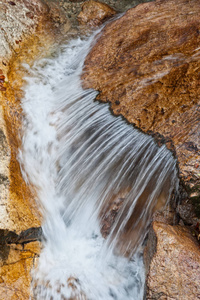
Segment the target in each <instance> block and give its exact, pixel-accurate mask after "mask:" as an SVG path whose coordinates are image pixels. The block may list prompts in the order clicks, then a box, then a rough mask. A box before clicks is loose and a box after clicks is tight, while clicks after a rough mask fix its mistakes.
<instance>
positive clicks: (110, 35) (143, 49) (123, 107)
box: [82, 0, 200, 182]
mask: <svg viewBox="0 0 200 300" xmlns="http://www.w3.org/2000/svg"><path fill="white" fill-rule="evenodd" d="M199 12H200V3H199V1H197V0H192V1H185V0H178V1H176V2H174V1H170V0H168V1H167V0H165V1H154V2H150V3H145V4H140V5H138V6H137V7H135V8H132V9H130V10H129V11H127V12H126V14H125V15H124V16H123V17H121V18H119V19H118V20H116V21H114V22H112V23H110V24H108V25H107V26H106V27H105V29H104V31H103V33H102V34H101V35H100V37H99V39H98V41H97V43H96V44H95V46H94V47H93V49H92V50H91V52H90V53H89V55H88V57H87V58H86V61H85V73H84V75H83V77H82V78H83V86H84V87H87V88H94V89H96V90H98V91H99V92H100V94H99V96H98V99H99V100H101V101H104V102H106V101H107V102H110V105H111V109H112V111H113V113H114V114H116V115H120V114H121V115H123V116H124V117H125V118H126V119H127V120H128V121H129V122H130V123H132V124H135V126H137V127H138V128H140V129H141V130H142V131H144V132H147V133H148V132H150V133H152V132H154V133H159V134H160V135H161V136H163V137H164V139H168V140H171V141H172V144H173V145H174V148H175V151H176V155H177V158H178V162H179V168H180V175H181V176H182V178H183V179H184V181H185V182H186V181H189V180H190V179H191V177H192V176H193V177H194V178H196V180H199V176H200V175H199V174H200V166H199V165H200V155H199V154H200V150H199V148H200V135H199V130H198V128H199V124H200V120H199V113H200V111H199V104H200V102H199V90H200V85H199V67H200V59H199V45H200V34H199V32H200V22H199Z"/></svg>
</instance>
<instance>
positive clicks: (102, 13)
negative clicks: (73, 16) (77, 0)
mask: <svg viewBox="0 0 200 300" xmlns="http://www.w3.org/2000/svg"><path fill="white" fill-rule="evenodd" d="M115 14H116V11H115V10H114V9H113V8H111V7H110V6H109V5H107V4H105V3H102V2H99V1H94V0H90V1H86V2H85V3H84V4H83V5H82V11H81V12H80V14H79V15H78V21H79V23H80V24H87V25H90V26H97V25H100V24H102V23H103V22H104V21H105V20H107V19H108V18H110V17H112V16H114V15H115Z"/></svg>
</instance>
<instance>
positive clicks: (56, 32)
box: [0, 0, 70, 300]
mask: <svg viewBox="0 0 200 300" xmlns="http://www.w3.org/2000/svg"><path fill="white" fill-rule="evenodd" d="M0 18H1V31H0V274H1V275H0V291H1V292H0V294H1V296H0V298H1V299H2V300H4V299H12V300H14V299H23V300H26V299H27V300H28V299H29V298H30V283H31V273H30V271H31V269H32V266H33V263H34V262H35V258H36V257H37V256H38V255H39V252H40V246H39V242H38V239H39V235H40V238H41V232H40V231H41V229H40V228H39V229H38V227H39V226H40V223H41V215H40V213H39V208H38V205H37V204H36V203H35V190H34V188H33V187H31V186H30V184H27V183H26V182H25V181H24V178H23V176H22V173H21V167H20V165H19V162H18V159H17V158H18V152H19V148H20V145H21V138H20V135H21V131H22V126H21V125H22V118H23V115H22V109H21V106H20V100H21V98H22V96H23V92H22V89H21V88H22V86H23V76H24V75H25V74H26V73H25V71H24V70H23V68H22V62H26V63H29V64H31V63H33V62H34V60H35V59H37V58H39V57H44V55H47V54H48V53H50V51H52V49H53V47H54V45H55V41H56V42H58V41H59V40H61V39H62V38H63V33H66V32H67V31H68V30H69V28H70V24H69V21H68V18H67V17H66V16H64V14H63V12H62V11H61V10H59V9H56V6H55V5H53V4H52V6H51V5H48V4H47V3H45V2H44V1H43V0H34V1H27V0H19V1H5V0H3V1H1V3H0ZM33 227H34V228H33ZM32 241H33V242H32ZM13 243H15V244H13Z"/></svg>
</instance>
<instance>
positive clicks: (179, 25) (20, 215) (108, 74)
mask: <svg viewBox="0 0 200 300" xmlns="http://www.w3.org/2000/svg"><path fill="white" fill-rule="evenodd" d="M138 2H146V1H118V0H117V1H114V0H113V1H112V0H108V1H106V3H107V4H109V5H111V6H112V7H113V8H114V9H115V10H116V11H118V12H123V11H125V10H126V9H127V8H130V7H132V6H134V5H136V4H138ZM83 3H85V1H80V2H79V1H46V3H45V2H44V1H39V0H36V1H31V2H30V1H25V0H24V1H23V0H20V1H8V2H7V1H1V4H0V16H1V20H2V24H1V27H2V31H1V33H0V35H1V43H0V50H1V52H0V53H1V55H0V68H1V70H0V90H1V92H2V93H1V103H2V105H3V108H4V109H1V110H0V142H1V143H0V155H1V164H0V201H1V206H0V207H1V209H0V228H1V232H0V236H1V238H0V244H1V245H0V247H1V250H0V265H1V269H0V274H1V275H0V289H1V299H29V296H30V282H31V276H30V270H31V268H32V266H33V264H34V263H35V262H36V261H37V257H38V255H39V252H40V247H41V245H40V242H39V241H38V240H40V238H41V229H39V228H38V226H39V225H40V219H41V217H40V215H39V214H38V207H37V206H36V205H35V203H34V193H33V192H32V190H29V188H27V185H26V183H25V182H24V181H23V178H22V176H21V171H20V167H19V164H18V161H17V160H16V154H17V151H18V150H17V149H18V147H19V146H20V139H19V138H18V134H17V132H18V131H20V128H21V110H20V97H21V95H22V94H21V91H20V87H21V85H22V84H23V82H22V80H21V79H20V77H21V73H20V71H19V65H20V63H21V62H22V61H24V57H28V61H29V62H30V61H31V60H32V59H33V57H39V56H41V55H42V54H41V51H38V47H39V48H40V47H41V48H42V47H43V46H44V45H43V44H44V39H42V38H41V36H40V35H39V33H38V36H37V34H35V37H34V38H32V39H30V40H29V41H28V42H27V37H28V36H29V37H30V36H31V35H33V33H35V32H36V31H37V30H38V29H39V31H40V30H44V31H45V30H47V31H48V32H51V34H52V35H53V36H54V39H55V35H56V34H58V33H59V34H64V33H66V32H67V31H68V30H69V27H70V23H69V19H70V22H71V24H72V30H74V29H75V31H76V32H77V31H78V30H77V24H78V21H77V18H76V17H77V16H78V14H79V13H80V11H81V7H82V5H83ZM199 12H200V4H199V2H198V1H197V0H191V1H184V0H177V1H176V3H174V1H171V0H169V1H156V2H153V3H147V4H144V5H139V6H138V7H136V8H134V9H132V10H130V11H128V12H127V13H126V15H125V16H124V17H122V18H120V19H119V20H116V21H114V22H113V23H112V24H110V25H107V26H106V28H105V30H104V32H103V35H102V37H100V39H99V41H98V43H97V45H96V46H95V47H94V49H93V50H92V52H91V53H90V54H89V57H88V59H87V60H86V69H85V71H86V73H85V75H84V84H85V86H87V87H93V88H95V89H98V90H99V91H101V93H100V96H99V99H100V100H103V101H109V102H111V107H112V110H113V112H114V113H115V114H122V115H123V116H125V118H126V119H127V120H128V121H129V122H131V123H134V124H135V125H136V126H137V127H139V128H141V129H142V130H143V131H145V132H148V133H150V134H152V135H154V137H155V138H156V141H157V142H158V144H159V143H160V144H163V143H166V144H167V146H168V147H169V148H170V149H172V150H173V151H174V153H176V155H177V157H178V161H179V166H180V171H181V176H182V179H183V182H184V184H185V183H186V192H185V193H186V194H185V196H184V197H183V201H182V203H181V205H180V206H179V207H178V208H177V212H178V216H179V217H180V218H181V219H182V220H183V222H184V224H186V225H190V226H192V228H193V230H194V235H195V236H196V238H197V239H198V238H199V234H200V227H199V225H197V224H198V220H199V219H198V218H200V213H199V212H200V208H199V203H200V191H199V177H200V175H199V173H200V169H199V165H200V163H199V147H200V146H199V145H200V140H199V139H200V136H199V130H198V127H199V122H200V121H199V96H198V95H199V68H200V65H199V49H198V47H199V46H200V45H199V41H200V38H199V31H200V26H199V23H200V21H199V18H198V15H199ZM93 18H94V17H93ZM51 24H53V25H51ZM91 25H93V24H92V23H91ZM38 27H39V28H38ZM13 28H14V29H13ZM39 31H38V32H39ZM52 40H53V39H52V38H50V40H49V41H48V39H47V47H46V48H48V45H50V44H51V43H52ZM2 41H3V42H2ZM45 42H46V40H45ZM35 44H37V47H35V46H34V47H33V48H31V47H30V45H35ZM26 47H27V51H25V52H24V54H23V55H22V56H21V58H20V57H19V56H20V53H21V52H22V50H23V49H24V48H26ZM43 49H44V48H43ZM45 51H46V50H45ZM28 52H31V55H28ZM14 55H15V56H14ZM16 57H18V58H19V63H18V65H17V63H15V60H16ZM13 82H15V84H14V85H13ZM133 94H134V95H135V96H134V97H133ZM16 96H17V97H16ZM5 103H6V105H7V106H5ZM9 164H10V165H9ZM119 204H120V203H117V204H116V203H114V205H111V208H110V211H111V213H110V214H108V215H106V216H105V219H104V225H103V227H102V232H103V234H104V235H105V236H106V235H107V234H108V233H109V231H110V227H111V225H110V224H112V222H113V220H114V219H115V217H116V214H117V212H118V206H119ZM176 217H177V216H176ZM158 221H159V222H158ZM163 222H165V224H164V223H163ZM173 222H174V216H173V221H172V220H171V219H170V220H169V219H166V218H164V219H163V217H159V218H155V222H154V225H153V229H152V231H151V234H150V238H149V245H148V248H147V249H148V250H146V251H147V252H148V253H149V256H148V259H146V264H147V269H149V273H148V274H149V275H148V278H147V296H146V298H147V299H198V297H199V294H200V291H199V286H198V282H199V275H198V273H199V248H198V244H197V243H196V242H195V241H194V240H193V238H192V237H191V233H190V232H189V231H187V230H185V229H184V228H182V227H180V226H172V225H174V223H173ZM175 223H178V220H176V221H175ZM169 224H170V225H169ZM33 226H34V227H35V228H36V229H34V230H33V231H32V228H30V227H33ZM156 249H157V250H156ZM192 268H193V269H192ZM174 272H176V277H175V280H174V281H172V278H173V274H174ZM164 273H165V274H164ZM155 274H156V276H155ZM72 281H73V280H72ZM69 284H72V286H73V285H74V283H73V282H72V283H71V281H70V283H69Z"/></svg>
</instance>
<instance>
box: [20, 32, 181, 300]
mask: <svg viewBox="0 0 200 300" xmlns="http://www.w3.org/2000/svg"><path fill="white" fill-rule="evenodd" d="M93 42H94V35H93V36H91V37H90V38H88V39H85V40H84V39H80V38H78V39H76V40H73V41H71V42H69V44H67V45H64V46H62V47H61V48H60V49H59V51H58V53H57V54H56V55H55V56H54V57H53V58H47V59H43V60H40V61H38V62H36V63H35V64H34V66H33V67H32V68H30V67H29V66H27V65H26V66H25V67H26V69H27V73H28V76H27V77H26V82H27V84H26V86H25V96H24V99H23V101H22V107H23V111H24V114H25V118H24V135H23V138H22V149H21V151H20V153H19V159H20V162H21V168H22V172H23V175H24V178H25V179H26V181H27V182H28V183H30V184H32V185H33V186H34V187H35V189H36V192H37V201H38V204H39V205H40V207H41V210H42V214H43V218H44V221H43V232H44V236H45V241H44V247H43V249H42V252H41V256H40V258H39V262H38V266H37V268H35V269H34V270H33V274H32V275H33V284H32V289H33V293H34V297H35V298H34V299H38V300H39V299H40V300H41V299H56V300H59V299H69V298H70V297H72V298H73V297H75V298H76V299H92V300H93V299H94V300H101V299H102V300H110V299H118V300H124V299H127V300H129V299H132V300H133V299H134V300H140V299H143V290H144V281H145V274H144V266H143V260H142V251H143V247H142V242H143V241H144V238H145V235H146V233H147V229H148V225H149V222H150V220H151V217H152V213H153V211H154V210H155V208H156V207H158V206H159V207H160V206H163V205H165V204H166V203H167V202H168V200H169V198H170V196H171V193H172V191H173V190H174V189H175V188H176V187H177V184H178V183H177V173H176V161H175V160H174V158H173V157H172V155H171V153H170V152H169V151H168V150H167V149H166V147H165V146H162V147H160V148H159V147H158V146H157V145H156V144H155V142H154V140H153V139H152V138H151V137H150V136H147V135H144V134H142V133H141V132H139V131H138V130H137V129H135V128H134V127H133V126H132V125H128V124H127V123H126V122H125V121H124V120H123V119H122V118H121V117H115V116H113V115H112V114H111V113H110V111H109V108H108V105H107V104H100V103H99V102H97V101H94V99H95V97H96V95H97V92H96V91H93V90H83V89H82V86H81V80H80V75H81V73H82V67H83V63H84V59H85V57H86V55H87V53H88V51H89V49H90V47H91V45H92V43H93ZM119 203H120V204H119ZM113 204H115V206H116V207H117V209H116V210H115V211H114V217H113V218H110V215H111V214H112V213H113V210H112V205H113ZM116 212H117V213H116ZM109 220H112V222H111V221H110V222H111V223H112V224H110V228H109V229H108V228H107V231H106V235H107V238H106V239H105V238H104V237H103V236H105V232H104V234H103V236H102V233H103V231H105V221H107V222H108V221H109ZM111 225H112V226H111ZM70 299H71V298H70Z"/></svg>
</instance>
